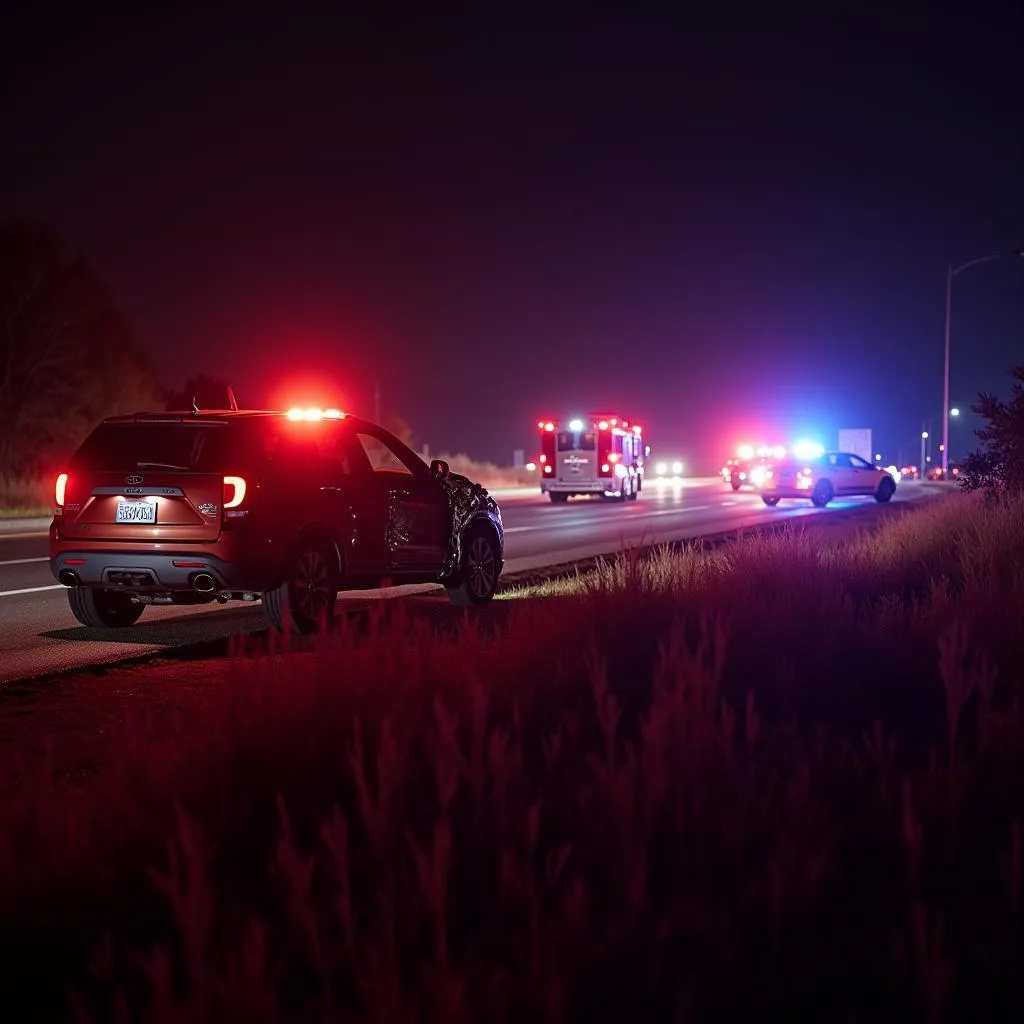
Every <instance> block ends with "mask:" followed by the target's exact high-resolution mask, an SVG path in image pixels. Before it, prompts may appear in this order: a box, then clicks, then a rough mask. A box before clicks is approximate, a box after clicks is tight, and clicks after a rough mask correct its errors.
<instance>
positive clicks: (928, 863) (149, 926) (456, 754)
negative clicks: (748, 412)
mask: <svg viewBox="0 0 1024 1024" xmlns="http://www.w3.org/2000/svg"><path fill="white" fill-rule="evenodd" d="M1022 517H1024V506H1022V505H1021V504H1006V505H1002V506H999V507H996V508H991V509H986V508H985V507H984V506H983V505H981V504H980V503H978V502H975V501H973V500H972V499H968V498H964V499H955V500H950V502H949V503H947V504H944V505H942V506H936V507H935V508H934V509H932V510H927V511H922V512H919V513H917V514H915V516H914V517H913V518H910V517H908V518H907V519H906V520H904V521H901V522H896V523H893V524H890V525H889V526H888V527H887V528H884V529H883V530H882V531H881V532H879V533H878V534H875V535H864V536H860V537H855V538H853V539H852V540H850V541H848V542H847V543H845V544H843V545H841V546H840V547H838V548H836V549H830V548H826V547H822V545H821V544H820V541H818V540H817V539H816V535H815V534H814V533H813V532H810V531H801V530H794V531H792V532H791V533H790V534H788V535H783V536H777V537H774V538H770V539H765V540H764V541H760V542H759V541H756V540H754V539H748V540H745V541H743V542H741V543H739V544H737V545H734V546H732V547H726V548H720V549H718V550H715V551H703V550H701V549H700V547H699V546H693V547H691V548H690V549H688V550H687V551H686V552H684V553H682V554H670V553H669V552H667V551H662V552H659V553H657V554H656V555H655V556H654V557H653V558H650V559H646V560H645V559H641V558H639V557H635V556H631V555H623V556H622V557H620V558H619V559H616V560H612V561H609V562H607V563H605V565H604V566H602V567H601V569H600V570H599V571H598V572H597V573H596V574H595V575H594V576H592V577H581V578H580V579H577V580H575V581H572V582H571V583H568V584H564V585H563V586H565V587H566V588H567V589H570V588H574V589H573V592H572V593H570V594H564V595H563V596H551V597H545V598H539V597H533V598H529V597H525V596H521V597H520V599H519V600H517V601H510V602H496V603H495V605H494V607H493V608H492V609H491V611H490V613H489V614H486V615H482V616H477V617H475V618H465V619H461V620H458V621H457V622H456V623H455V624H454V625H453V626H451V627H450V628H439V627H438V626H437V624H436V623H435V622H433V621H432V620H431V619H430V618H424V617H423V616H422V615H419V614H416V612H415V608H414V607H413V606H408V605H403V604H400V603H395V604H391V605H388V606H381V607H379V608H377V609H375V610H374V611H373V613H372V614H371V615H370V617H369V619H368V620H367V621H365V622H363V623H360V624H350V623H348V622H342V623H341V628H340V629H339V631H338V632H337V633H336V634H335V635H333V636H331V637H328V638H325V639H322V640H319V641H317V642H316V643H315V644H313V645H312V647H311V649H309V650H306V651H304V652H301V653H295V652H294V651H290V650H286V649H283V648H282V649H280V650H277V649H274V650H271V651H270V652H266V651H262V652H261V653H260V654H259V656H258V657H257V656H252V655H254V654H255V653H256V652H254V651H253V650H252V649H249V648H243V647H242V646H241V642H240V646H239V649H238V651H237V654H238V659H237V660H236V662H234V663H233V664H232V665H227V664H223V663H214V664H211V665H209V666H208V668H207V671H208V673H210V674H211V676H213V674H215V681H216V685H215V686H213V687H211V690H210V695H209V699H208V700H207V701H205V702H204V704H203V706H202V710H201V714H199V715H197V716H191V717H189V718H184V717H182V718H180V719H175V718H174V717H171V718H170V719H167V718H163V719H160V720H159V721H157V720H155V719H153V718H147V717H139V718H134V719H132V720H130V721H128V722H126V723H125V726H124V728H123V729H120V730H118V731H116V732H115V733H114V734H112V735H110V736H108V737H106V739H105V741H104V742H103V743H102V744H101V745H100V748H98V749H100V750H101V752H102V756H97V757H96V759H95V760H89V761H87V762H85V763H74V764H69V763H68V761H67V759H66V757H63V756H62V754H61V752H60V751H59V750H54V751H51V752H49V754H48V755H46V756H44V757H42V758H36V759H32V760H25V759H22V760H21V761H15V760H13V759H12V758H11V757H10V756H7V757H6V758H5V759H4V762H3V764H4V773H3V775H2V776H0V783H2V785H3V787H4V789H3V792H4V802H3V828H2V830H0V836H2V839H0V877H2V878H4V879H7V880H10V881H9V882H8V884H6V885H5V886H4V887H3V889H2V890H0V913H2V918H0V920H2V921H3V927H2V928H0V933H3V934H7V935H11V936H16V942H14V943H12V946H11V948H8V949H7V950H6V951H4V962H5V963H6V964H7V965H8V967H14V968H22V969H24V968H25V967H26V966H27V965H28V964H31V963H38V962H40V961H41V962H43V963H45V964H46V965H47V966H48V967H49V969H50V976H51V979H52V980H53V981H54V983H56V982H57V981H58V980H59V981H60V983H61V985H65V986H66V989H70V990H73V991H74V993H75V996H74V998H75V1004H76V1006H77V1007H78V1009H79V1011H80V1019H83V1020H86V1019H87V1020H101V1019H104V1020H105V1019H116V1018H117V1015H118V1012H119V1008H122V1007H123V1008H125V1010H128V1009H130V1010H131V1012H132V1014H133V1015H136V1016H137V1017H138V1018H139V1019H141V1018H146V1019H159V1020H182V1021H184V1020H188V1021H203V1020H215V1019H216V1020H353V1021H354V1020H366V1021H371V1020H372V1021H398V1020H403V1021H404V1020H424V1021H426V1020H444V1021H459V1020H489V1021H490V1020H494V1021H505V1020H507V1021H518V1020H552V1021H559V1020H584V1019H586V1020H592V1019H594V1018H595V1017H596V1018H599V1019H636V1020H676V1019H683V1018H689V1019H723V1018H728V1019H759V1020H761V1019H768V1018H771V1017H777V1018H779V1019H783V1018H789V1019H792V1018H793V1017H795V1016H803V1017H808V1018H810V1017H813V1018H814V1019H843V1020H869V1019H878V1018H880V1017H881V1016H883V1015H885V1016H888V1017H889V1018H890V1019H897V1015H898V1018H899V1019H904V1020H917V1019H920V1020H928V1021H939V1020H955V1019H968V1018H969V1019H972V1020H982V1019H984V1020H997V1019H1011V1018H1013V1019H1016V1018H1017V1017H1019V1014H1020V1012H1021V1010H1022V1009H1024V983H1022V979H1024V972H1022V971H1021V967H1022V966H1024V964H1022V962H1021V957H1022V947H1021V937H1022V933H1021V925H1022V921H1021V913H1022V902H1021V901H1022V893H1021V883H1022V865H1021V856H1022V854H1021V832H1020V828H1021V821H1022V818H1024V796H1022V794H1024V721H1022V716H1021V705H1020V699H1021V682H1022V679H1021V672H1020V669H1019V666H1020V664H1021V656H1022V655H1024V634H1022V631H1021V630H1020V629H1019V628H1010V627H1011V624H1013V623H1016V624H1017V626H1018V627H1019V622H1020V616H1021V613H1022V611H1024V600H1022V598H1024V594H1022V592H1021V581H1020V566H1021V565H1024V530H1021V526H1022V525H1024V523H1022ZM243 666H244V668H243ZM208 681H211V680H210V679H208ZM7 991H10V989H8V990H7ZM47 992H48V994H51V995H62V994H63V990H62V989H61V987H60V985H57V984H53V985H52V986H51V988H50V989H48V990H47ZM38 1005H40V1006H42V1005H43V1004H42V1003H40V1004H38ZM53 1005H54V1004H53V1003H50V1004H47V1007H48V1008H50V1009H52V1007H53Z"/></svg>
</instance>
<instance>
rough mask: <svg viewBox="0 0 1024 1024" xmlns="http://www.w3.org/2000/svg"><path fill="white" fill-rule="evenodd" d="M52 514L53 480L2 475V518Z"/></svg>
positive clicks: (0, 485)
mask: <svg viewBox="0 0 1024 1024" xmlns="http://www.w3.org/2000/svg"><path fill="white" fill-rule="evenodd" d="M52 514H53V480H51V479H50V478H49V477H45V478H43V477H34V476H33V477H26V476H2V475H0V519H34V518H36V517H40V516H48V515H52Z"/></svg>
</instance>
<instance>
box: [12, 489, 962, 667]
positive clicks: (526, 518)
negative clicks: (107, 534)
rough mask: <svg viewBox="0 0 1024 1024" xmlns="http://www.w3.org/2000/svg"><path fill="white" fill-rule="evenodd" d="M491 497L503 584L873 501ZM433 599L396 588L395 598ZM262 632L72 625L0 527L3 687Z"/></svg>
mask: <svg viewBox="0 0 1024 1024" xmlns="http://www.w3.org/2000/svg"><path fill="white" fill-rule="evenodd" d="M493 493H494V494H495V496H496V498H497V500H498V502H499V504H500V505H501V509H502V517H503V520H504V523H505V530H506V541H505V545H506V548H505V554H506V566H505V573H506V574H512V573H517V572H524V571H529V570H534V569H539V568H543V567H545V566H549V565H555V564H562V563H565V562H571V561H575V560H578V559H583V558H587V557H590V556H593V555H598V554H606V553H612V552H615V551H617V550H621V549H622V548H624V547H632V546H637V545H642V546H646V545H650V544H656V543H661V542H665V541H672V540H684V539H687V538H692V537H698V536H703V535H707V534H713V533H720V532H723V531H729V530H735V529H739V528H741V527H751V526H757V525H760V524H764V523H769V522H777V521H779V520H782V519H803V518H806V517H811V516H831V515H836V514H839V513H842V512H844V511H845V512H847V513H849V512H850V511H851V510H855V509H856V508H857V507H858V506H863V505H867V506H870V507H874V505H875V502H874V501H873V499H871V498H866V499H864V498H850V499H843V500H837V501H834V502H833V503H832V504H831V505H829V507H828V508H826V509H815V508H813V507H812V506H811V505H810V503H809V502H786V501H784V502H782V503H781V504H780V505H779V506H778V507H777V508H774V509H771V508H767V507H766V506H765V505H764V504H763V503H762V502H761V500H760V498H759V497H758V496H757V495H756V494H754V493H751V492H749V491H745V490H744V491H738V492H734V491H732V490H731V489H730V488H728V487H726V486H724V485H723V483H722V481H721V480H720V479H718V478H711V479H700V480H695V479H687V480H682V481H676V482H666V483H664V484H661V485H656V484H652V485H650V486H648V487H646V488H645V490H644V491H643V493H642V494H641V495H640V497H639V499H638V500H637V501H635V502H625V503H620V502H611V501H607V502H606V501H601V500H597V499H573V500H571V501H569V502H568V503H567V504H564V505H555V504H552V503H551V502H550V501H549V500H548V499H547V498H546V497H543V496H541V495H540V494H539V493H537V492H536V491H533V490H529V491H527V490H519V491H500V490H498V491H495V492H493ZM942 493H945V489H944V488H941V487H937V486H935V485H928V484H921V483H918V482H905V483H902V484H901V485H900V487H899V488H898V490H897V492H896V496H895V498H894V499H893V500H894V501H896V502H906V501H914V502H916V501H923V500H929V499H930V498H934V497H936V496H938V495H940V494H942ZM429 589H431V588H429V587H427V588H424V587H418V588H413V587H402V588H396V589H395V591H394V592H395V593H402V592H406V593H408V592H416V591H423V590H429ZM381 593H382V592H380V591H374V592H364V594H363V595H360V596H365V595H366V594H369V595H370V596H379V595H380V594H381ZM265 629H266V624H265V621H264V619H263V615H262V611H261V609H260V606H259V604H258V603H255V604H242V603H240V602H232V603H230V604H227V605H221V604H210V605H202V606H199V607H196V608H176V607H167V606H153V607H149V608H147V609H146V611H145V612H144V613H143V616H142V618H141V619H140V620H139V622H138V624H137V625H135V626H133V627H131V628H130V629H127V630H118V631H116V632H115V631H110V630H97V629H89V628H86V627H84V626H81V625H79V623H78V622H77V621H76V620H75V619H74V617H73V616H72V614H71V611H70V609H69V608H68V604H67V598H66V595H65V589H64V587H62V586H60V585H59V584H58V583H57V582H56V581H55V580H54V578H53V576H52V575H51V574H50V568H49V563H48V559H47V539H46V528H45V525H44V523H43V521H41V520H36V521H33V522H28V523H22V524H17V523H8V524H3V525H2V526H0V683H4V682H10V681H11V680H15V679H22V678H26V677H30V676H37V675H43V674H48V673H51V672H55V671H59V670H64V669H72V668H79V667H82V666H85V665H90V664H100V663H105V662H114V661H119V660H123V659H125V658H132V657H135V656H138V655H140V654H147V653H153V652H157V651H160V650H161V649H164V648H168V647H178V646H182V645H186V644H192V643H197V642H202V641H210V640H220V639H223V638H225V637H228V636H231V635H232V634H240V633H254V632H262V631H263V630H265Z"/></svg>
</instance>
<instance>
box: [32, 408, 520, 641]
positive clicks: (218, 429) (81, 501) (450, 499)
mask: <svg viewBox="0 0 1024 1024" xmlns="http://www.w3.org/2000/svg"><path fill="white" fill-rule="evenodd" d="M54 512H55V514H54V518H53V522H52V524H51V526H50V566H51V570H52V572H53V574H54V576H55V577H56V578H57V580H58V581H59V582H61V583H63V584H64V585H65V586H66V587H67V588H68V600H69V603H70V605H71V610H72V612H73V613H74V615H75V617H76V618H77V619H78V620H79V621H80V622H82V623H83V624H85V625H88V626H105V627H118V626H130V625H132V624H133V623H135V622H136V621H137V620H138V618H139V616H140V615H141V614H142V612H143V610H144V608H145V606H146V605H147V604H182V605H187V604H199V603H207V602H211V601H220V602H226V601H229V600H243V601H254V600H261V601H262V604H263V609H264V612H265V613H266V616H267V618H268V620H269V621H270V623H271V624H272V625H273V626H274V627H276V628H277V629H282V630H292V631H295V632H303V633H307V632H316V631H318V630H319V629H322V628H325V627H327V626H329V624H330V622H331V620H332V618H333V613H334V605H335V601H336V599H337V595H338V592H339V591H341V590H359V589H372V588H377V587H380V586H398V585H401V584H408V583H439V584H441V585H443V586H444V588H445V590H446V591H447V593H448V596H449V597H450V598H451V600H452V601H453V602H454V603H455V604H456V605H460V606H464V607H472V606H476V605H483V604H486V603H487V602H488V601H490V600H491V598H492V597H493V596H494V592H495V589H496V587H497V583H498V577H499V575H500V573H501V570H502V567H503V565H504V531H503V529H502V522H501V512H500V511H499V509H498V506H497V503H496V502H495V501H494V499H493V498H492V497H491V496H490V495H489V494H488V493H487V491H486V490H485V489H484V488H483V487H481V486H480V485H479V484H476V483H474V482H473V481H471V480H469V479H468V478H466V477H464V476H460V475H458V474H454V473H451V472H450V471H449V467H448V465H447V463H445V462H443V461H441V460H437V459H435V460H434V461H433V462H432V463H431V464H430V466H429V467H428V466H427V465H426V463H425V462H424V461H423V460H422V459H420V458H419V456H418V455H416V453H415V452H413V451H412V450H411V449H410V448H408V447H407V446H406V445H404V444H403V443H402V442H401V441H399V440H398V438H396V437H394V436H393V435H392V434H390V433H388V431H386V430H384V429H382V428H381V427H378V426H376V425H375V424H372V423H369V422H367V421H365V420H361V419H357V418H356V417H353V416H348V415H346V414H344V413H342V412H340V411H338V410H320V409H293V410H291V411H289V412H264V411H237V410H232V411H229V412H225V411H215V412H196V411H193V412H181V413H140V414H137V415H132V416H120V417H115V418H111V419H107V420H104V422H103V423H101V424H100V425H99V426H98V427H97V428H96V429H95V430H94V431H93V432H92V433H91V434H90V435H89V437H88V438H87V439H86V440H85V441H84V442H83V444H82V445H81V446H80V447H79V449H78V451H77V452H76V453H75V454H74V456H73V457H72V458H71V460H70V462H69V463H68V465H67V466H66V467H65V472H63V473H61V474H60V476H59V477H58V479H57V487H56V508H55V510H54Z"/></svg>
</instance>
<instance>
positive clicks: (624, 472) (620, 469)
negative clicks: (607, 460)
mask: <svg viewBox="0 0 1024 1024" xmlns="http://www.w3.org/2000/svg"><path fill="white" fill-rule="evenodd" d="M615 475H616V476H619V477H623V476H629V470H628V469H627V468H626V467H625V466H624V465H623V464H622V463H621V462H617V463H616V464H615Z"/></svg>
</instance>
